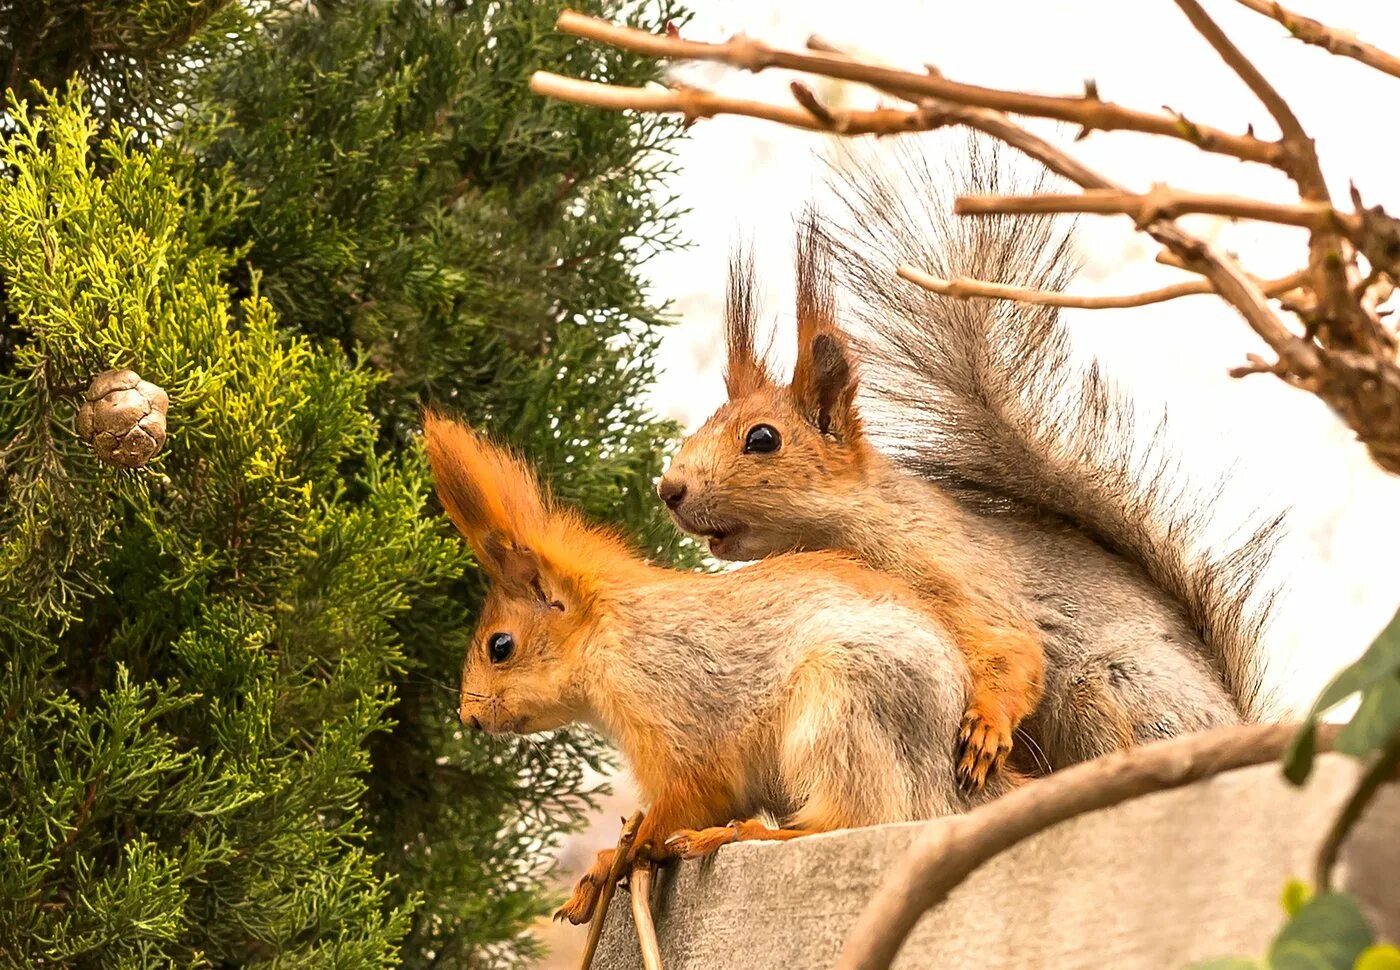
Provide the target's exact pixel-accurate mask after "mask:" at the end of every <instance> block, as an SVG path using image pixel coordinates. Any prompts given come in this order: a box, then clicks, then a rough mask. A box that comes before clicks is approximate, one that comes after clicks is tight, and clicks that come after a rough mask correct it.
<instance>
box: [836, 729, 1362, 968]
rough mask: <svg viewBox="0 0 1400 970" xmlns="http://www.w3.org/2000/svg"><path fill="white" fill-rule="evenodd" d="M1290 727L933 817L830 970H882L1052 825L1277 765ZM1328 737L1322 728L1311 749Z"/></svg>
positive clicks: (1059, 777)
mask: <svg viewBox="0 0 1400 970" xmlns="http://www.w3.org/2000/svg"><path fill="white" fill-rule="evenodd" d="M1297 730H1298V728H1297V726H1296V725H1286V724H1269V725H1257V724H1252V725H1245V726H1235V727H1226V728H1217V729H1216V730H1213V731H1206V732H1202V733H1200V734H1192V735H1187V736H1185V737H1181V738H1176V739H1174V740H1171V741H1163V742H1159V743H1157V744H1150V745H1146V746H1144V747H1140V748H1132V749H1130V750H1127V751H1123V752H1120V753H1118V754H1111V755H1108V756H1106V757H1102V758H1096V759H1094V760H1093V761H1087V762H1084V763H1082V764H1078V765H1074V766H1073V767H1070V768H1066V769H1064V770H1063V771H1058V772H1055V773H1054V774H1051V775H1048V776H1046V777H1045V778H1040V779H1037V780H1036V781H1034V782H1032V783H1030V784H1028V785H1025V786H1024V787H1022V788H1018V789H1016V790H1015V791H1013V792H1011V793H1010V794H1008V795H1004V796H1002V797H1001V798H998V799H997V800H996V801H994V802H991V803H989V804H987V805H984V806H982V807H981V808H978V809H976V810H974V811H972V812H971V813H969V814H967V815H960V816H951V817H948V818H942V819H936V820H934V821H932V822H930V823H928V824H927V826H926V827H925V829H924V834H923V835H922V836H920V837H919V839H918V840H917V841H916V842H915V843H914V845H913V846H912V847H911V848H910V849H909V851H908V852H907V853H906V854H905V855H904V856H903V857H902V858H901V859H900V860H899V861H898V862H897V863H896V864H895V865H894V867H893V868H892V869H891V870H890V872H889V873H888V874H887V875H886V877H885V880H884V882H883V883H881V885H880V888H879V889H877V890H876V891H875V895H874V896H872V897H871V899H870V901H869V902H868V903H866V905H865V909H864V910H863V911H862V912H861V914H860V918H859V919H858V920H857V921H856V925H855V928H854V929H853V930H852V931H851V933H850V934H849V935H848V936H847V937H846V943H845V946H843V947H842V948H841V955H840V957H839V958H838V959H837V962H836V966H837V968H838V970H882V968H885V967H888V966H889V965H890V963H891V962H892V961H893V960H894V958H895V956H896V954H898V953H899V948H900V947H901V946H902V945H903V944H904V940H905V938H906V937H908V935H909V932H910V931H911V930H912V929H913V928H914V924H915V923H916V922H918V920H919V917H921V916H922V915H923V914H924V913H925V912H927V911H928V910H929V908H931V907H933V906H935V905H937V904H938V903H939V902H941V901H942V900H944V899H945V898H947V896H948V893H949V892H951V891H952V890H953V888H954V887H956V886H957V885H958V884H960V883H961V882H962V881H963V880H964V879H965V878H967V876H968V874H969V873H971V872H972V871H973V870H975V869H977V868H978V867H979V866H981V865H983V864H984V863H986V862H987V860H989V859H991V858H993V857H994V856H996V855H998V854H1000V853H1002V852H1005V851H1006V850H1007V849H1009V848H1011V846H1013V845H1016V844H1017V843H1019V842H1022V841H1024V840H1025V839H1027V838H1029V837H1030V836H1032V835H1035V834H1036V833H1038V832H1043V831H1044V830H1045V829H1047V828H1050V827H1051V826H1052V825H1058V824H1059V823H1061V822H1063V821H1065V820H1067V819H1071V818H1074V817H1075V816H1078V815H1083V814H1085V813H1087V812H1092V811H1097V810H1098V809H1102V808H1107V807H1109V806H1111V805H1118V804H1120V803H1122V802H1125V801H1128V800H1129V799H1133V798H1138V797H1140V796H1142V795H1147V794H1150V793H1152V792H1158V791H1166V790H1168V789H1172V788H1180V787H1181V786H1183V785H1189V784H1191V783H1192V782H1194V781H1196V780H1198V779H1201V778H1208V777H1210V776H1212V775H1217V774H1220V773H1222V772H1226V771H1232V770H1235V769H1237V768H1245V767H1248V766H1250V765H1257V764H1261V763H1263V762H1266V761H1273V760H1275V759H1277V758H1278V757H1279V756H1280V755H1281V754H1282V753H1283V751H1284V749H1285V748H1286V747H1287V746H1288V743H1289V742H1290V741H1291V740H1292V738H1293V735H1294V734H1296V733H1297ZM1335 734H1336V731H1335V728H1334V727H1333V726H1329V725H1323V730H1320V731H1319V732H1318V750H1319V751H1325V750H1328V749H1330V748H1331V745H1332V739H1333V738H1334V737H1335Z"/></svg>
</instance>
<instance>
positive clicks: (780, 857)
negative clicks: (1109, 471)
mask: <svg viewBox="0 0 1400 970" xmlns="http://www.w3.org/2000/svg"><path fill="white" fill-rule="evenodd" d="M1356 774H1357V770H1356V764H1355V762H1354V761H1352V760H1351V759H1349V758H1345V757H1343V756H1341V755H1325V756H1323V757H1320V758H1319V759H1318V762H1317V765H1316V767H1315V769H1314V775H1313V777H1312V779H1311V780H1310V781H1309V783H1308V785H1307V786H1306V787H1305V788H1303V789H1301V790H1299V789H1296V788H1293V787H1292V786H1291V785H1289V784H1288V783H1287V782H1285V781H1284V780H1283V778H1282V776H1281V775H1280V773H1279V769H1278V766H1277V765H1274V764H1268V765H1260V766H1258V767H1254V768H1246V769H1242V770H1239V771H1234V772H1229V773H1227V774H1225V775H1221V776H1218V777H1215V778H1211V779H1208V780H1206V781H1202V782H1199V783H1197V784H1195V785H1191V786H1189V787H1186V788H1182V789H1178V790H1175V791H1168V792H1159V793H1157V794H1154V795H1149V796H1146V797H1144V798H1140V799H1137V800H1135V801H1131V802H1128V803H1126V804H1123V805H1119V806H1116V807H1114V808H1110V809H1105V810H1103V811H1099V812H1094V813H1092V814H1090V815H1085V816H1081V817H1079V818H1076V819H1073V820H1071V821H1069V822H1066V823H1064V824H1062V825H1058V826H1055V827H1054V828H1052V829H1049V830H1047V831H1045V832H1042V833H1040V834H1039V835H1037V836H1035V837H1034V838H1031V839H1028V840H1026V841H1025V842H1023V843H1021V844H1019V845H1017V846H1015V847H1014V848H1012V849H1011V850H1009V851H1007V852H1005V853H1003V854H1002V855H1000V856H998V857H997V858H995V859H993V860H991V862H989V863H988V864H987V865H986V866H984V867H982V868H981V869H979V870H978V871H976V872H974V873H973V874H972V875H971V876H970V877H969V878H968V879H967V880H966V881H965V882H964V883H963V884H962V885H961V886H959V887H958V888H957V889H956V890H955V891H954V892H953V894H952V896H950V897H949V898H948V899H947V900H946V901H945V902H944V903H943V904H942V905H940V906H938V907H937V908H935V909H934V910H932V911H931V912H930V913H929V914H927V915H926V916H925V917H924V919H923V920H922V921H921V922H920V923H919V925H918V927H917V928H916V929H915V931H914V933H913V935H912V936H911V937H910V938H909V941H908V943H907V944H906V945H905V947H904V950H903V952H902V953H901V955H900V959H899V960H898V961H897V962H896V964H895V965H896V966H897V967H901V968H906V970H907V968H915V967H938V968H959V967H969V968H973V967H975V968H979V970H984V968H988V967H1012V966H1027V967H1029V966H1035V967H1053V968H1057V970H1058V968H1075V967H1083V968H1086V970H1089V968H1092V970H1099V968H1103V967H1114V968H1121V970H1127V968H1138V967H1141V968H1152V970H1159V968H1177V967H1182V966H1184V965H1185V964H1187V963H1189V962H1190V961H1192V960H1198V959H1203V958H1206V957H1212V956H1225V955H1257V954H1261V953H1263V952H1264V951H1265V949H1266V948H1267V945H1268V942H1269V940H1270V939H1271V938H1272V937H1273V934H1274V933H1275V932H1276V931H1277V929H1278V927H1279V925H1280V923H1281V921H1282V911H1281V909H1280V907H1279V894H1280V891H1281V890H1282V888H1283V884H1284V882H1285V881H1286V880H1287V879H1288V878H1290V877H1292V876H1301V877H1304V878H1306V877H1308V876H1309V875H1310V873H1311V871H1312V860H1313V855H1314V853H1315V850H1316V847H1317V845H1318V844H1319V843H1320V841H1321V839H1322V835H1323V833H1324V832H1325V831H1326V830H1327V826H1328V825H1329V824H1330V822H1331V820H1332V818H1333V817H1334V815H1335V814H1336V810H1337V808H1338V806H1339V805H1340V804H1341V803H1342V801H1343V800H1344V799H1345V797H1346V795H1347V793H1348V792H1349V791H1350V790H1351V787H1352V784H1353V782H1354V780H1355V778H1356ZM930 824H937V823H936V822H934V823H930ZM921 829H922V824H917V823H916V824H901V825H883V826H876V827H874V828H868V829H854V830H850V831H844V832H834V833H830V834H827V835H818V836H812V837H810V838H806V839H798V840H796V841H794V842H787V843H743V844H738V845H732V846H727V847H725V848H724V849H721V850H720V852H719V853H718V854H716V856H715V857H713V858H712V859H710V860H707V861H703V862H690V863H685V864H683V865H681V866H679V867H677V866H671V867H668V868H667V869H665V870H663V871H662V872H661V873H659V874H658V876H657V890H656V895H655V898H654V901H653V907H652V908H653V913H654V915H655V918H656V924H657V934H658V938H659V942H660V944H661V952H662V957H663V961H664V964H665V968H666V970H767V968H774V970H777V968H782V970H788V968H801V970H806V968H809V967H811V968H817V967H824V966H830V965H831V964H832V962H833V961H834V960H835V957H836V954H837V952H838V951H839V950H840V947H841V942H842V940H843V939H844V938H845V935H846V933H847V931H848V930H849V929H850V927H851V926H852V925H853V924H854V922H855V919H856V917H857V916H858V915H859V913H860V910H861V908H862V906H863V905H864V904H865V901H866V900H867V899H868V898H869V896H870V894H871V892H872V891H873V889H874V888H875V886H876V885H878V884H879V881H880V878H881V876H882V874H883V873H884V872H885V871H886V869H887V868H888V867H889V865H890V864H891V863H892V862H893V861H894V860H895V859H896V858H898V857H899V855H900V854H901V853H902V852H903V851H904V849H905V848H906V847H907V846H908V845H909V844H910V842H911V841H912V840H913V839H914V838H915V837H916V835H917V834H918V833H919V831H920V830H921ZM1341 882H1342V885H1343V886H1344V887H1345V888H1348V889H1351V890H1353V891H1354V892H1356V893H1357V894H1358V895H1359V896H1360V897H1361V898H1362V899H1363V901H1364V903H1365V904H1366V906H1367V908H1368V910H1369V911H1370V915H1371V916H1372V917H1373V921H1374V922H1375V924H1376V925H1377V926H1378V928H1380V930H1381V931H1382V933H1383V934H1384V935H1386V936H1387V937H1388V938H1390V939H1392V940H1394V939H1400V786H1391V787H1390V788H1389V789H1388V790H1386V791H1384V792H1382V793H1381V795H1380V796H1379V797H1378V798H1377V800H1376V801H1375V802H1374V803H1373V805H1372V808H1371V812H1370V814H1369V815H1368V817H1367V818H1365V819H1364V820H1363V821H1362V823H1361V825H1360V826H1358V828H1357V829H1356V830H1355V832H1354V833H1353V835H1352V838H1351V840H1350V842H1349V843H1348V845H1347V847H1346V849H1345V850H1344V852H1343V856H1342V878H1341ZM629 902H630V901H629V900H628V898H627V894H626V891H625V890H619V892H618V894H617V896H616V897H615V899H614V900H613V905H612V907H611V909H610V910H609V913H608V925H607V927H606V928H605V930H604V933H603V939H602V943H601V946H600V947H599V951H598V956H597V959H596V960H595V963H594V965H595V966H597V967H600V968H607V970H632V968H638V970H640V968H641V955H640V952H639V950H638V947H637V940H636V935H635V930H634V929H633V926H632V918H631V912H630V908H629Z"/></svg>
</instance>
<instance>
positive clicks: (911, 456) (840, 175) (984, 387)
mask: <svg viewBox="0 0 1400 970" xmlns="http://www.w3.org/2000/svg"><path fill="white" fill-rule="evenodd" d="M911 144H912V145H914V146H915V147H909V146H910V145H911ZM960 154H962V156H963V161H962V162H960V163H959V164H960V165H961V167H962V170H961V171H958V172H954V173H953V174H954V177H953V178H952V179H948V178H947V177H946V175H945V176H944V177H943V178H938V177H935V175H934V173H933V172H932V171H931V170H930V161H929V159H928V157H927V156H926V155H924V154H922V153H920V151H919V148H918V141H917V140H913V141H911V140H903V141H898V140H895V139H890V140H888V141H885V142H883V143H881V146H880V149H879V151H878V152H874V153H870V154H869V155H865V154H863V153H862V154H857V153H854V152H850V151H847V152H844V153H843V154H842V155H841V156H839V157H838V159H837V160H836V161H835V162H833V166H832V172H831V177H830V183H831V188H832V189H833V190H834V191H835V193H836V195H837V196H838V199H839V202H840V205H839V209H840V210H841V211H840V213H839V215H838V218H837V220H836V224H837V227H836V228H835V229H833V230H832V236H833V245H834V249H835V251H836V254H837V257H836V258H837V262H838V266H839V270H840V272H841V274H842V277H843V279H842V284H843V288H844V289H845V290H846V291H847V293H846V294H845V296H846V300H845V302H846V303H847V304H848V306H847V311H848V312H852V313H854V314H855V315H856V324H857V325H856V327H855V328H854V329H855V331H856V337H857V340H858V341H859V342H860V344H861V348H860V349H861V373H862V381H863V384H864V386H865V393H866V401H865V402H864V403H865V407H866V408H867V409H868V410H871V416H872V418H875V421H873V422H872V423H873V424H876V425H879V426H881V430H882V431H883V434H882V435H881V438H880V440H881V442H882V443H883V444H886V445H887V446H888V447H889V449H890V451H891V452H892V453H893V454H894V455H895V457H896V458H897V459H899V460H900V461H901V462H902V463H904V464H905V465H906V466H907V467H909V468H910V469H912V470H913V471H915V472H916V473H918V474H920V475H922V476H924V477H926V478H929V479H933V480H935V481H937V482H939V483H940V484H942V485H943V486H945V487H947V488H948V489H950V490H951V491H953V492H954V493H955V494H957V495H959V497H960V498H962V499H963V500H964V501H966V502H969V503H971V504H973V505H974V506H976V505H981V506H988V505H993V506H994V505H1016V506H1019V507H1022V508H1025V507H1029V508H1031V509H1033V510H1036V511H1040V512H1046V513H1052V514H1054V515H1057V516H1061V517H1063V518H1066V519H1068V520H1070V521H1071V522H1073V523H1074V524H1076V525H1077V526H1079V527H1080V528H1081V529H1083V530H1085V531H1086V532H1088V533H1089V534H1091V535H1092V536H1093V537H1094V538H1095V539H1097V540H1098V541H1099V542H1100V543H1102V544H1103V545H1105V546H1107V547H1109V548H1111V549H1113V550H1115V551H1116V552H1118V553H1119V554H1121V555H1123V556H1126V557H1128V558H1129V559H1132V560H1134V561H1136V562H1137V563H1138V564H1140V565H1141V566H1142V567H1143V569H1144V570H1145V571H1146V572H1147V573H1148V575H1149V576H1150V577H1151V579H1152V580H1153V581H1154V582H1155V583H1156V584H1157V585H1158V586H1159V587H1160V588H1162V589H1163V590H1164V591H1166V592H1167V593H1169V594H1170V595H1171V596H1173V597H1174V598H1176V599H1177V600H1178V601H1179V602H1180V603H1181V605H1182V606H1183V607H1184V609H1185V611H1186V613H1187V615H1188V616H1189V618H1190V620H1191V621H1192V623H1193V624H1194V625H1195V626H1196V628H1197V629H1198V630H1199V632H1200V634H1201V637H1202V639H1203V640H1204V641H1205V643H1206V644H1207V646H1208V647H1209V649H1210V650H1211V652H1212V654H1213V658H1212V659H1213V660H1214V662H1215V663H1216V665H1217V667H1218V669H1219V671H1220V673H1221V675H1222V677H1223V678H1224V681H1225V685H1226V687H1227V688H1228V689H1229V690H1230V691H1231V693H1232V694H1233V696H1234V697H1235V699H1236V702H1237V703H1238V704H1239V706H1240V709H1241V712H1242V713H1243V714H1244V715H1245V716H1246V717H1248V718H1250V719H1259V718H1262V717H1265V716H1267V714H1268V713H1269V712H1268V710H1267V708H1269V707H1270V701H1269V699H1268V698H1267V697H1266V696H1265V694H1264V689H1263V685H1264V672H1263V656H1262V654H1261V651H1260V648H1259V646H1258V641H1259V635H1260V631H1261V628H1262V626H1263V624H1264V621H1265V619H1266V618H1267V614H1268V611H1269V607H1270V605H1271V601H1272V596H1269V595H1261V596H1256V595H1255V593H1256V586H1257V578H1258V576H1259V574H1260V572H1261V569H1262V567H1263V566H1264V564H1265V563H1266V562H1267V560H1268V558H1269V556H1270V555H1271V553H1272V551H1273V549H1274V546H1275V544H1276V540H1277V538H1278V537H1279V535H1280V533H1281V526H1282V516H1279V517H1278V518H1274V519H1271V520H1270V521H1268V522H1266V523H1264V524H1263V525H1261V526H1259V527H1257V528H1255V529H1253V531H1250V532H1248V533H1247V534H1246V535H1244V537H1243V538H1242V539H1239V540H1237V541H1236V542H1235V543H1234V545H1233V548H1230V549H1228V550H1227V551H1224V552H1215V553H1211V552H1208V551H1205V550H1203V549H1201V548H1200V547H1201V546H1202V534H1203V533H1204V532H1205V530H1206V528H1207V526H1208V525H1210V518H1211V517H1210V511H1209V510H1210V509H1211V508H1212V506H1213V505H1214V499H1215V498H1216V496H1217V495H1218V493H1219V487H1220V486H1219V485H1217V486H1215V487H1213V488H1203V487H1201V486H1199V485H1192V484H1191V483H1189V481H1188V479H1187V477H1186V476H1185V475H1184V474H1183V472H1182V469H1181V468H1180V466H1179V464H1178V462H1177V460H1176V459H1175V458H1174V457H1173V455H1172V453H1171V450H1170V448H1169V446H1168V442H1167V440H1166V437H1165V435H1164V430H1165V417H1163V419H1161V420H1158V421H1157V422H1156V423H1155V427H1153V429H1152V431H1151V433H1150V434H1147V433H1142V434H1140V433H1139V430H1140V425H1141V421H1140V418H1139V416H1138V415H1136V414H1135V413H1134V408H1133V405H1132V403H1131V401H1130V400H1129V398H1128V397H1127V396H1126V395H1124V394H1123V393H1122V392H1121V391H1120V389H1119V388H1117V387H1116V386H1115V385H1114V384H1113V383H1112V382H1111V381H1110V380H1109V379H1108V378H1106V377H1105V376H1104V374H1103V373H1102V372H1101V371H1100V370H1099V368H1098V366H1097V365H1094V364H1091V365H1088V366H1085V365H1083V364H1080V363H1076V362H1075V361H1074V360H1073V359H1072V356H1071V352H1070V346H1069V338H1068V334H1067V333H1066V330H1065V327H1064V326H1063V325H1062V323H1061V321H1060V319H1059V315H1058V312H1057V311H1056V310H1055V309H1053V308H1045V307H1033V306H1026V305H1023V304H1017V303H1010V302H1005V301H989V300H975V301H964V300H958V299H954V298H951V297H942V296H938V295H935V294H933V293H930V292H928V291H926V290H924V289H922V288H920V287H918V286H915V285H914V284H912V283H908V282H905V281H904V280H902V279H900V278H898V277H896V276H895V273H894V270H895V267H896V266H898V265H900V264H901V263H908V264H912V265H913V266H915V267H917V268H919V269H922V270H924V271H925V272H929V273H932V274H934V275H937V276H942V277H954V276H966V277H971V278H976V279H981V280H990V281H993V282H998V283H1006V284H1013V285H1019V286H1028V287H1034V288H1037V289H1059V288H1060V287H1061V286H1063V284H1064V283H1065V282H1066V281H1067V280H1068V279H1069V277H1070V275H1071V274H1072V272H1073V270H1074V261H1073V257H1072V254H1071V249H1070V245H1069V237H1068V233H1067V232H1064V231H1062V230H1061V229H1060V228H1058V227H1057V226H1056V225H1055V224H1054V223H1053V222H1052V221H1051V220H1048V219H1045V218H1041V217H1029V216H986V217H967V218H965V217H960V216H957V215H954V214H953V211H952V199H953V197H954V196H956V195H959V194H991V193H1002V192H1017V191H1024V190H1025V189H1026V188H1027V186H1025V185H1024V181H1023V184H1022V185H1020V186H1016V185H1012V184H1009V182H1010V181H1013V180H1014V174H1013V173H1012V171H1011V169H1010V166H1009V163H1008V160H1007V159H1005V158H1002V157H1000V153H999V152H998V150H997V149H996V148H995V147H992V146H990V145H989V144H988V142H987V141H985V140H981V139H977V138H973V139H970V140H969V145H968V149H967V151H966V152H963V153H960ZM1029 188H1030V189H1031V190H1034V189H1035V188H1037V186H1035V185H1032V186H1030V187H1029ZM1144 430H1145V429H1144Z"/></svg>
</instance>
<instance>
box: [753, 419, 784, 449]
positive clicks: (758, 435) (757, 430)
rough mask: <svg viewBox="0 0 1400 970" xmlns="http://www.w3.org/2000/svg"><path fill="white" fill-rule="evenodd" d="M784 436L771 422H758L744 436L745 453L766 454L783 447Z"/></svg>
mask: <svg viewBox="0 0 1400 970" xmlns="http://www.w3.org/2000/svg"><path fill="white" fill-rule="evenodd" d="M782 444H783V438H782V435H780V434H778V429H777V428H775V427H773V426H772V425H771V424H756V425H754V426H753V427H752V428H750V429H749V433H748V434H747V435H745V436H744V454H746V455H747V454H751V453H753V452H757V453H758V454H760V455H766V454H769V453H770V452H774V451H777V450H778V449H779V448H781V447H782Z"/></svg>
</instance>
